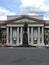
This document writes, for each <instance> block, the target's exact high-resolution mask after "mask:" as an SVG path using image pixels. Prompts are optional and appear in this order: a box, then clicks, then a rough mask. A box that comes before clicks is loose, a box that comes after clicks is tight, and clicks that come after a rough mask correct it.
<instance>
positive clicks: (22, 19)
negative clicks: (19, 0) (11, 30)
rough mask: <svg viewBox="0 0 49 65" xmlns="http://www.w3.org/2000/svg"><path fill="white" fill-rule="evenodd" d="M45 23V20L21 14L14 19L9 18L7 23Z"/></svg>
mask: <svg viewBox="0 0 49 65" xmlns="http://www.w3.org/2000/svg"><path fill="white" fill-rule="evenodd" d="M24 22H27V23H45V21H44V20H40V19H36V18H33V17H31V16H28V15H22V16H19V17H17V18H15V19H13V20H8V21H7V23H24Z"/></svg>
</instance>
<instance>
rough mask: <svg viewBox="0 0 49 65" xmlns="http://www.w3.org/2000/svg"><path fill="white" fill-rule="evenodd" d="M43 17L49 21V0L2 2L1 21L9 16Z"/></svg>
mask: <svg viewBox="0 0 49 65" xmlns="http://www.w3.org/2000/svg"><path fill="white" fill-rule="evenodd" d="M23 14H28V15H43V19H44V20H49V0H0V20H6V19H7V15H23Z"/></svg>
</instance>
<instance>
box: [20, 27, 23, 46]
mask: <svg viewBox="0 0 49 65" xmlns="http://www.w3.org/2000/svg"><path fill="white" fill-rule="evenodd" d="M20 39H21V45H22V43H23V33H22V27H21V35H20Z"/></svg>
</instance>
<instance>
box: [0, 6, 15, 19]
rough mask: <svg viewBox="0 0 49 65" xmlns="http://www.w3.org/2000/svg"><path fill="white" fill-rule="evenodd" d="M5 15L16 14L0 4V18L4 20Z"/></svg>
mask: <svg viewBox="0 0 49 65" xmlns="http://www.w3.org/2000/svg"><path fill="white" fill-rule="evenodd" d="M7 15H16V13H14V12H11V11H10V10H7V9H6V8H4V7H1V6H0V20H6V19H7Z"/></svg>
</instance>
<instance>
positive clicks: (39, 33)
mask: <svg viewBox="0 0 49 65" xmlns="http://www.w3.org/2000/svg"><path fill="white" fill-rule="evenodd" d="M38 46H40V27H38Z"/></svg>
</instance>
